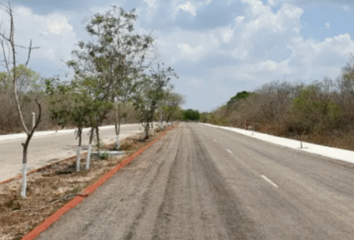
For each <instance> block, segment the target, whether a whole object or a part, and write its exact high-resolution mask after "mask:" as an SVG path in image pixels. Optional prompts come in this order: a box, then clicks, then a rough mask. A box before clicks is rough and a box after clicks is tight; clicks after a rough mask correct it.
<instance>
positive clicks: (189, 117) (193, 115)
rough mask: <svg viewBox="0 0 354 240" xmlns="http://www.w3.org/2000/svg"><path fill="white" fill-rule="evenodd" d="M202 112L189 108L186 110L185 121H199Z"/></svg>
mask: <svg viewBox="0 0 354 240" xmlns="http://www.w3.org/2000/svg"><path fill="white" fill-rule="evenodd" d="M199 118H200V113H199V111H198V110H193V109H187V110H185V111H184V118H183V120H184V121H199Z"/></svg>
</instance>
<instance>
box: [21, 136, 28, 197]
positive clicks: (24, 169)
mask: <svg viewBox="0 0 354 240" xmlns="http://www.w3.org/2000/svg"><path fill="white" fill-rule="evenodd" d="M27 138H28V137H27ZM26 194H27V145H26V144H23V152H22V188H21V197H22V198H26V197H27V196H26Z"/></svg>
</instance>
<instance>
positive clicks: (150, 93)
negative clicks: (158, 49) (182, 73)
mask: <svg viewBox="0 0 354 240" xmlns="http://www.w3.org/2000/svg"><path fill="white" fill-rule="evenodd" d="M172 78H178V76H177V74H176V73H175V72H174V70H173V69H172V68H170V67H168V68H164V66H163V64H162V65H160V64H158V65H157V69H156V70H155V71H153V70H152V71H151V74H150V75H146V74H143V75H142V77H141V80H140V82H139V84H137V89H136V91H135V95H134V98H133V104H134V107H135V110H136V112H137V115H138V118H139V122H140V123H141V124H142V126H143V128H144V137H143V140H145V139H148V138H149V129H150V126H151V123H152V121H153V119H154V114H155V111H156V109H157V107H158V105H159V103H160V102H161V101H162V100H163V99H164V98H165V97H166V96H167V95H168V93H169V92H170V91H171V90H172V88H173V86H172V84H170V81H171V79H172Z"/></svg>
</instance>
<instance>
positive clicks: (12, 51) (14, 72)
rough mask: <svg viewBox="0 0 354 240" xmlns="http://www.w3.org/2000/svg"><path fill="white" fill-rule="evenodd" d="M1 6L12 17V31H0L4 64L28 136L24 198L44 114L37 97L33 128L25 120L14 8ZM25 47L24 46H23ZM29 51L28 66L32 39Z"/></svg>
mask: <svg viewBox="0 0 354 240" xmlns="http://www.w3.org/2000/svg"><path fill="white" fill-rule="evenodd" d="M1 6H3V7H4V8H5V9H6V11H7V13H8V15H9V18H10V31H9V33H8V34H6V32H0V43H1V47H2V53H3V61H2V63H3V66H4V67H5V68H6V70H7V74H8V78H9V79H11V82H12V90H13V95H14V98H15V102H16V110H17V113H18V115H19V117H20V120H21V124H22V127H23V130H24V131H25V133H26V135H27V138H26V141H25V142H24V143H22V147H23V151H22V165H23V167H22V188H21V196H22V197H23V198H25V197H26V190H27V177H26V176H27V150H28V146H29V143H30V141H31V139H32V137H33V134H34V132H35V131H36V129H37V127H38V125H39V123H40V121H41V114H42V109H41V105H40V104H39V102H38V101H37V99H35V102H36V104H37V106H38V114H37V120H36V123H35V124H33V125H32V127H31V128H29V127H28V126H27V124H26V122H25V118H24V115H23V112H22V109H21V105H20V100H19V96H18V89H17V87H18V84H19V79H21V78H22V75H23V73H24V71H21V70H20V71H18V63H17V58H16V57H17V49H18V47H19V46H18V45H17V44H16V42H15V24H14V17H13V12H12V8H11V5H10V4H9V5H8V6H6V5H3V4H1ZM21 48H23V47H21ZM25 49H26V50H27V51H28V54H27V60H26V62H25V64H24V66H27V65H28V63H29V60H30V58H31V53H32V50H33V49H34V48H33V47H32V41H30V44H29V47H28V48H25Z"/></svg>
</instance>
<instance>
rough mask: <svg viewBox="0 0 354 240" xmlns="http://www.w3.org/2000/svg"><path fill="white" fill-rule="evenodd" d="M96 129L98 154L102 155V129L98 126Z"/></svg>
mask: <svg viewBox="0 0 354 240" xmlns="http://www.w3.org/2000/svg"><path fill="white" fill-rule="evenodd" d="M95 129H96V138H97V151H98V156H99V157H101V142H100V132H99V131H100V129H99V128H98V126H96V127H95Z"/></svg>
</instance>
